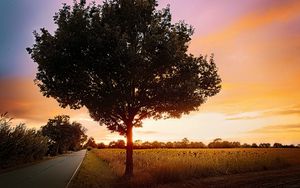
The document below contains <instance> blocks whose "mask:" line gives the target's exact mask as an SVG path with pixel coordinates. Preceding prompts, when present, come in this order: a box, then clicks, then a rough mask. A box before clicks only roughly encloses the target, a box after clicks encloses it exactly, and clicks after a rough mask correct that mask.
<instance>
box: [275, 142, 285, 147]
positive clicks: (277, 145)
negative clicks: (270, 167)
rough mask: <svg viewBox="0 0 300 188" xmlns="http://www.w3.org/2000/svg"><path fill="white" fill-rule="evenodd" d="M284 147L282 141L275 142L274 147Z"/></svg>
mask: <svg viewBox="0 0 300 188" xmlns="http://www.w3.org/2000/svg"><path fill="white" fill-rule="evenodd" d="M282 147H283V145H282V144H281V143H277V142H275V143H274V144H273V148H282Z"/></svg>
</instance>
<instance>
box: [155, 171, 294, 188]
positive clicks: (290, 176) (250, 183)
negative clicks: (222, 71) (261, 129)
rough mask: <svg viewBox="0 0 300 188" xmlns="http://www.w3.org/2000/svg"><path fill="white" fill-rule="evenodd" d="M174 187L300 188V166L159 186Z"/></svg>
mask: <svg viewBox="0 0 300 188" xmlns="http://www.w3.org/2000/svg"><path fill="white" fill-rule="evenodd" d="M171 187H172V188H174V187H185V188H193V187H197V188H198V187H199V188H201V187H205V188H206V187H210V188H212V187H221V188H225V187H226V188H227V187H228V188H231V187H233V188H235V187H245V188H252V187H255V188H256V187H262V188H271V187H272V188H273V187H284V188H300V166H297V167H290V168H287V169H282V170H272V171H263V172H251V173H245V174H236V175H228V176H219V177H210V178H203V179H192V180H188V181H185V182H182V183H177V184H175V183H174V184H168V185H162V186H159V188H171Z"/></svg>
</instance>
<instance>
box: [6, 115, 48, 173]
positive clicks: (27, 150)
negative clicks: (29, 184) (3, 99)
mask: <svg viewBox="0 0 300 188" xmlns="http://www.w3.org/2000/svg"><path fill="white" fill-rule="evenodd" d="M11 120H12V119H11V118H8V116H7V114H2V115H1V116H0V151H1V152H0V168H7V167H10V166H14V165H17V164H22V163H27V162H32V161H34V160H38V159H42V158H43V156H45V153H46V152H47V148H48V144H47V142H48V140H47V138H46V137H44V136H42V134H41V133H40V132H39V131H36V130H35V129H27V128H26V127H25V124H19V125H16V126H13V125H12V122H11Z"/></svg>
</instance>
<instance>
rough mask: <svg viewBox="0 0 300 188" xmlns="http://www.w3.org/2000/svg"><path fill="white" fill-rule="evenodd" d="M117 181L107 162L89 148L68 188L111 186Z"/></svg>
mask: <svg viewBox="0 0 300 188" xmlns="http://www.w3.org/2000/svg"><path fill="white" fill-rule="evenodd" d="M117 182H118V177H117V176H116V175H115V174H114V173H113V172H112V171H111V169H110V167H109V166H108V164H107V163H106V162H104V161H103V160H101V159H100V158H99V157H97V156H96V154H95V152H94V151H93V150H91V151H87V154H86V156H85V158H84V160H83V162H82V164H81V167H80V169H79V171H78V173H77V175H76V176H75V177H74V179H73V180H72V182H71V184H70V186H69V188H91V187H93V188H111V187H115V186H116V184H117Z"/></svg>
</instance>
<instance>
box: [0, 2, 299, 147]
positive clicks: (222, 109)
mask: <svg viewBox="0 0 300 188" xmlns="http://www.w3.org/2000/svg"><path fill="white" fill-rule="evenodd" d="M64 2H66V3H69V4H70V3H71V2H72V0H68V1H66V0H64V1H63V0H51V1H42V0H1V1H0V88H1V89H0V113H3V112H8V113H9V115H10V116H12V117H14V119H15V122H16V123H17V122H24V123H26V126H28V127H35V128H39V127H40V126H42V125H45V124H46V122H47V120H48V118H52V117H54V116H55V115H59V114H69V115H70V116H71V119H72V121H78V122H81V123H82V124H83V125H84V126H85V127H86V128H87V129H88V132H87V134H88V135H89V136H93V137H94V138H95V139H96V140H97V141H99V142H100V141H102V142H105V143H108V142H109V141H111V140H115V139H119V138H123V137H120V136H118V135H117V134H111V133H110V132H109V131H107V130H106V128H105V127H101V126H100V125H99V124H98V123H97V122H94V121H93V120H92V119H91V118H90V117H89V114H88V112H87V110H86V109H81V110H76V111H75V110H70V109H61V108H60V107H59V106H58V103H57V102H56V101H55V100H54V99H50V98H45V97H43V96H42V94H41V93H40V92H39V88H38V87H37V86H36V85H34V83H33V79H34V77H35V73H36V65H35V63H33V61H32V60H31V59H30V56H29V55H28V54H27V52H26V50H25V48H26V47H30V46H32V44H33V42H34V38H33V35H32V32H33V31H34V30H38V29H39V28H41V27H45V28H47V29H48V30H49V31H50V32H53V31H54V30H55V28H56V26H55V25H54V23H53V19H52V17H53V15H54V13H55V12H57V11H58V9H59V8H61V6H62V3H64ZM96 2H100V1H96ZM158 3H159V8H162V7H165V6H166V5H167V4H170V8H171V12H172V20H173V22H177V21H179V20H185V22H186V23H188V24H191V25H193V27H194V28H195V34H194V35H193V38H192V42H191V43H190V47H189V52H190V53H192V54H194V55H196V56H198V55H200V54H204V55H205V54H208V55H210V54H211V53H214V55H215V60H216V64H217V66H218V69H219V73H220V75H221V78H222V80H223V82H222V91H221V92H220V93H219V94H218V95H216V96H214V97H212V98H209V99H208V101H207V102H206V103H205V104H204V105H202V106H201V109H200V111H198V112H192V113H191V114H190V115H186V116H183V117H182V118H181V119H169V120H160V121H154V120H145V121H144V127H143V128H136V129H135V130H134V135H133V136H134V140H138V139H139V140H143V141H146V140H148V141H153V140H159V141H169V140H170V141H175V140H181V139H182V138H184V137H187V138H188V139H189V140H193V141H203V142H205V143H207V142H209V141H211V140H213V139H214V138H217V137H221V138H223V139H225V140H230V141H233V140H236V141H240V142H242V143H244V142H247V143H253V142H256V143H260V142H271V143H273V142H275V141H277V142H282V143H284V144H300V100H299V99H300V1H298V0H294V1H292V0H285V1H282V0H239V1H238V0H226V1H224V0H210V1H208V0H185V1H183V0H159V1H158Z"/></svg>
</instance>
